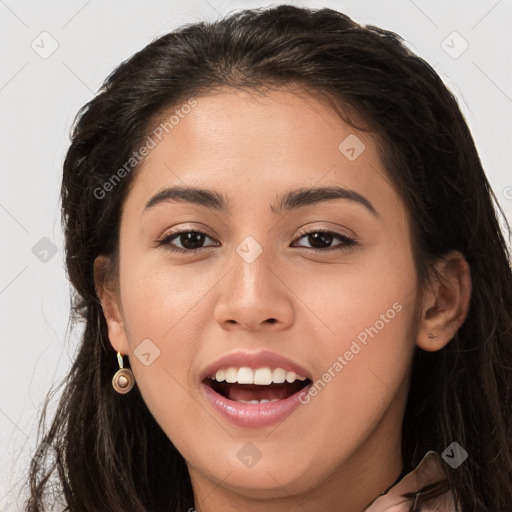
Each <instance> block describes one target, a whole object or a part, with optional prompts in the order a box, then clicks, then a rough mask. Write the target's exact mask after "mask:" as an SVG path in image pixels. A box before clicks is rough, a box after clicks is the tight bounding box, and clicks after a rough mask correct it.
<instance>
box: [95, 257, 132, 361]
mask: <svg viewBox="0 0 512 512" xmlns="http://www.w3.org/2000/svg"><path fill="white" fill-rule="evenodd" d="M111 268H112V262H111V260H110V258H109V257H107V256H98V257H97V258H96V259H95V260H94V282H95V286H96V293H97V295H98V297H99V299H100V302H101V307H102V309H103V315H104V316H105V320H106V322H107V327H108V337H109V340H110V344H111V345H112V347H113V348H114V350H115V351H116V352H121V354H127V353H128V347H129V345H128V340H127V336H126V330H125V327H124V324H123V319H122V315H121V307H120V297H119V292H118V287H116V286H115V277H114V276H113V275H112V271H111Z"/></svg>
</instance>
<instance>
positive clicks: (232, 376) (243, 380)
mask: <svg viewBox="0 0 512 512" xmlns="http://www.w3.org/2000/svg"><path fill="white" fill-rule="evenodd" d="M210 379H214V380H216V381H217V382H223V381H226V382H228V383H230V384H233V383H235V382H236V383H238V384H260V385H267V386H268V385H269V384H272V383H275V384H282V383H283V382H284V381H285V380H286V382H294V381H295V380H306V377H302V376H301V375H297V374H296V373H295V372H289V371H286V370H284V369H283V368H275V369H273V370H272V369H271V368H268V367H267V368H257V369H255V370H253V369H252V368H248V367H247V366H243V367H242V368H233V367H232V368H226V369H222V370H218V371H217V373H216V374H215V375H212V376H210Z"/></svg>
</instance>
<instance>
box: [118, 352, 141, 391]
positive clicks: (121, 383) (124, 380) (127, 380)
mask: <svg viewBox="0 0 512 512" xmlns="http://www.w3.org/2000/svg"><path fill="white" fill-rule="evenodd" d="M117 361H118V363H119V370H117V372H116V373H115V375H114V377H112V387H113V388H114V389H115V390H116V391H117V392H118V393H122V394H125V393H128V391H130V390H131V389H132V388H133V385H134V384H135V377H134V376H133V372H132V371H131V369H130V368H123V366H124V364H123V356H122V355H121V353H120V352H118V353H117Z"/></svg>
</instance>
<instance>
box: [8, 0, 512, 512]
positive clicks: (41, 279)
mask: <svg viewBox="0 0 512 512" xmlns="http://www.w3.org/2000/svg"><path fill="white" fill-rule="evenodd" d="M278 3H280V2H273V3H264V2H257V1H245V2H243V1H232V2H229V1H217V0H197V1H190V2H188V3H187V4H186V5H184V4H185V2H176V1H155V0H153V1H146V2H142V1H140V2H135V1H133V0H132V1H126V0H116V1H103V2H102V1H100V0H89V1H75V0H73V1H69V0H68V1H60V2H56V1H53V2H39V3H38V2H36V1H34V0H32V1H27V2H23V3H22V2H15V1H14V0H5V1H2V0H0V52H1V66H0V120H1V121H0V154H1V156H2V162H1V166H0V169H1V170H0V172H1V186H0V227H1V234H2V237H1V242H2V250H1V253H0V257H1V261H0V268H1V272H0V312H1V316H0V321H1V324H0V332H1V357H0V511H2V512H6V511H14V510H18V506H19V505H16V503H17V502H18V503H19V502H20V498H19V497H18V490H19V488H20V483H22V482H23V480H24V479H25V477H26V473H27V467H28V461H29V457H30V454H31V453H32V452H33V450H34V447H35V445H36V440H37V438H36V432H37V423H36V419H37V414H38V411H39V410H40V407H41V405H42V403H43V400H44V398H45V396H46V394H47V392H48V391H49V389H50V387H51V386H52V385H53V384H55V383H57V382H58V380H59V379H60V378H62V377H63V376H64V375H65V373H66V371H67V370H68V369H69V366H70V362H71V360H72V358H73V354H74V351H75V348H76V342H77V338H78V334H79V333H78V334H75V335H74V336H73V337H71V338H70V337H69V336H68V335H67V333H66V330H67V325H68V314H69V285H68V283H67V280H66V276H65V271H64V265H63V261H64V258H63V250H62V247H63V245H62V242H63V238H62V233H61V229H60V211H59V189H60V180H61V167H62V162H63V158H64V153H65V150H66V148H67V145H68V140H69V139H68V133H69V129H70V126H71V123H72V121H73V118H74V115H75V113H76V112H77V110H78V108H79V107H80V106H82V105H83V104H84V103H86V102H87V101H89V99H90V98H91V97H92V96H93V94H94V92H95V91H96V90H97V89H98V88H99V86H100V84H101V82H102V81H103V79H104V78H105V77H106V76H107V75H108V74H109V73H110V72H111V70H112V69H113V68H114V67H115V66H117V65H118V64H119V63H120V62H122V61H123V60H125V59H126V58H128V57H129V56H131V55H132V54H133V53H135V52H136V51H138V50H139V49H141V48H142V47H144V46H145V45H146V44H147V43H149V42H150V41H151V40H153V39H154V38H156V37H157V36H159V35H161V34H164V33H166V32H169V31H171V30H172V29H174V28H175V27H177V26H179V25H181V24H184V23H191V22H195V21H199V20H202V19H207V20H213V19H215V18H217V17H218V16H219V15H223V14H225V13H227V12H229V11H232V10H238V9H240V8H244V7H245V8H251V7H263V6H268V5H277V4H278ZM288 3H295V4H296V5H303V6H308V7H331V8H334V9H337V10H339V11H342V12H344V13H346V14H348V15H349V16H351V17H352V18H353V19H354V20H355V21H358V22H360V23H363V24H375V25H377V26H380V27H382V28H386V29H389V30H393V31H395V32H397V33H398V34H400V35H401V36H402V37H404V39H405V40H406V41H407V42H408V44H409V45H410V46H411V48H412V49H413V50H415V51H416V53H418V54H419V55H420V56H421V57H423V58H424V59H426V60H427V61H428V62H429V63H430V64H431V65H433V66H434V67H435V69H436V70H437V72H438V73H439V74H440V75H441V77H442V78H443V80H444V81H445V83H446V84H447V86H448V87H449V88H450V89H451V90H452V91H453V92H454V93H455V95H456V96H457V97H458V99H459V101H460V105H461V108H462V111H463V113H464V115H465V117H466V119H467V121H468V123H469V126H470V129H471V130H472V133H473V135H474V138H475V140H476V143H477V147H478V150H479V152H480V156H481V158H482V161H483V164H484V168H485V169H486V172H487V174H488V177H489V180H490V182H491V185H492V187H493V189H494V191H495V193H496V195H497V197H498V199H499V201H500V203H501V205H502V207H503V208H504V210H505V212H506V215H507V218H508V220H509V222H512V173H511V168H510V164H509V155H508V149H509V148H510V142H511V137H510V134H511V125H512V121H511V118H512V116H511V113H512V108H511V107H512V72H511V67H510V62H511V48H512V45H511V42H512V41H511V36H510V30H511V29H510V27H511V26H512V1H511V0H500V1H496V0H472V1H468V0H457V1H454V0H452V1H446V0H437V1H427V0H414V1H413V0H393V1H383V0H362V1H361V0H360V1H327V0H326V1H323V2H313V1H302V2H300V1H298V2H288ZM454 32H456V34H454ZM466 46H468V47H467V49H465V48H466ZM463 50H465V51H463ZM52 51H53V53H52ZM54 403H55V401H54ZM19 509H20V510H21V508H19Z"/></svg>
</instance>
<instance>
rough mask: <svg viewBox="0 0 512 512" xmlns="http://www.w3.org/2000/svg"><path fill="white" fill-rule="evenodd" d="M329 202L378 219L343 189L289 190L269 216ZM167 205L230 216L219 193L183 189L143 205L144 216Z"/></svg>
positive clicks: (364, 203) (355, 194) (364, 201)
mask: <svg viewBox="0 0 512 512" xmlns="http://www.w3.org/2000/svg"><path fill="white" fill-rule="evenodd" d="M331 199H345V200H348V201H352V202H355V203H359V204H361V205H362V206H364V207H365V208H366V209H367V210H369V211H370V212H371V213H372V214H373V215H374V216H376V217H378V216H379V214H378V213H377V211H376V210H375V208H374V206H373V205H372V203H371V202H370V201H369V200H368V199H366V197H364V196H362V195H361V194H359V192H356V191H355V190H350V189H347V188H343V187H316V188H301V189H297V190H291V191H289V192H286V193H285V194H284V195H282V196H281V197H279V198H278V201H277V203H276V204H274V205H271V206H270V209H271V211H272V212H273V213H275V214H276V215H278V214H280V213H282V212H283V211H286V212H288V211H290V210H294V209H297V208H301V207H303V206H310V205H313V204H317V203H320V202H322V201H327V200H331ZM169 201H178V202H186V203H192V204H197V205H199V206H204V207H206V208H211V209H214V210H218V211H220V212H226V213H228V214H229V213H230V206H229V205H230V201H229V200H228V198H227V197H225V196H224V195H223V194H221V193H220V192H217V191H215V190H208V189H204V188H198V187H185V186H175V187H167V188H164V189H163V190H161V191H160V192H158V193H157V194H156V195H154V196H153V197H152V198H151V199H150V200H149V201H148V202H147V204H146V206H145V208H144V212H146V211H147V210H149V209H151V208H153V207H155V206H156V205H158V204H161V203H165V202H169ZM144 212H143V213H144Z"/></svg>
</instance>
